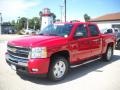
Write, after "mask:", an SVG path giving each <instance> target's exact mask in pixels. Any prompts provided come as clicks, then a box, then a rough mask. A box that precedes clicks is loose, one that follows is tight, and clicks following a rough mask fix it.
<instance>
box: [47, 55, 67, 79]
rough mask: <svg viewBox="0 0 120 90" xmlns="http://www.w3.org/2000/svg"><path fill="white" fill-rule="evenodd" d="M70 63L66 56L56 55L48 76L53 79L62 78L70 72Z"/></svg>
mask: <svg viewBox="0 0 120 90" xmlns="http://www.w3.org/2000/svg"><path fill="white" fill-rule="evenodd" d="M68 68H69V64H68V61H67V60H66V58H64V57H62V56H55V57H54V58H53V60H52V62H51V65H50V70H49V73H48V78H49V79H50V80H52V81H59V80H62V79H63V78H64V77H65V75H66V74H67V72H68Z"/></svg>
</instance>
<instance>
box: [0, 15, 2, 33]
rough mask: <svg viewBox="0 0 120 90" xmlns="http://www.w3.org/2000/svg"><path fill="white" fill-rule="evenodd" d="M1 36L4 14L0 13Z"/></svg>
mask: <svg viewBox="0 0 120 90" xmlns="http://www.w3.org/2000/svg"><path fill="white" fill-rule="evenodd" d="M0 34H2V13H0Z"/></svg>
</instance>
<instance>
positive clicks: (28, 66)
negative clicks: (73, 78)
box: [6, 22, 115, 81]
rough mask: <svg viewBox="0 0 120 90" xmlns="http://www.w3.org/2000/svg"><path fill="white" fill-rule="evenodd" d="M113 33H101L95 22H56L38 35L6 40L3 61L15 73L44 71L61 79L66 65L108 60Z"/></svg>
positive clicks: (31, 73) (112, 44)
mask: <svg viewBox="0 0 120 90" xmlns="http://www.w3.org/2000/svg"><path fill="white" fill-rule="evenodd" d="M114 45H115V36H114V35H113V34H101V33H100V31H99V28H98V27H97V25H96V24H93V23H90V22H89V23H87V22H85V23H84V22H76V23H75V22H73V23H59V24H53V25H49V26H47V27H46V28H45V29H44V30H41V32H40V33H39V35H34V36H27V37H22V38H20V39H16V40H12V41H9V42H8V44H7V53H6V62H7V63H8V64H9V65H10V66H11V68H13V69H14V70H16V71H17V72H19V73H27V74H30V75H47V76H48V78H49V79H50V80H53V81H58V80H62V79H63V78H64V77H65V76H66V74H67V73H68V70H69V69H70V68H75V67H77V66H80V65H83V64H86V63H89V62H92V61H95V60H98V59H100V58H102V60H105V61H110V60H111V58H112V56H113V49H114Z"/></svg>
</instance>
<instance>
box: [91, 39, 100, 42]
mask: <svg viewBox="0 0 120 90" xmlns="http://www.w3.org/2000/svg"><path fill="white" fill-rule="evenodd" d="M92 41H94V42H99V41H100V39H95V40H92Z"/></svg>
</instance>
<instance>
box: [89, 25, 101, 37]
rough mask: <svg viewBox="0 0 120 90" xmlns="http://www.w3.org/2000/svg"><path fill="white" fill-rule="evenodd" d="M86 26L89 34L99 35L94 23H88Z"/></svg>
mask: <svg viewBox="0 0 120 90" xmlns="http://www.w3.org/2000/svg"><path fill="white" fill-rule="evenodd" d="M88 28H89V30H90V34H91V36H98V35H99V32H98V28H97V27H96V26H95V25H88Z"/></svg>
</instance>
